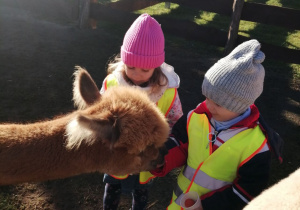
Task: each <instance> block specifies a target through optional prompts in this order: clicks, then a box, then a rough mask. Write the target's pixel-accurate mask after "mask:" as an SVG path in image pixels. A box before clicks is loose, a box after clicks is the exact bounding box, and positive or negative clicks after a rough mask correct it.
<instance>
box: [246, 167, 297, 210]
mask: <svg viewBox="0 0 300 210" xmlns="http://www.w3.org/2000/svg"><path fill="white" fill-rule="evenodd" d="M299 189H300V168H299V169H297V170H296V171H294V172H293V173H291V174H290V175H289V176H288V177H286V178H284V179H282V180H280V181H279V182H278V183H276V184H274V185H273V186H271V187H270V188H268V189H266V190H265V191H263V192H262V193H261V194H260V195H258V196H257V197H256V198H254V199H253V200H252V201H251V202H249V203H248V205H247V206H246V207H245V208H244V210H265V209H272V210H299V209H300V192H299Z"/></svg>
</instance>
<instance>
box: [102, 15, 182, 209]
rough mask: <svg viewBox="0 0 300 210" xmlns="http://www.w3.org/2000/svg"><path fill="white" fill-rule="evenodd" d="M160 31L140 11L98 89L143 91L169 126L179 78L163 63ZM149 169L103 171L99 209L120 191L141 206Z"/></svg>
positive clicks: (177, 107) (175, 115) (114, 201)
mask: <svg viewBox="0 0 300 210" xmlns="http://www.w3.org/2000/svg"><path fill="white" fill-rule="evenodd" d="M164 45H165V43H164V35H163V32H162V29H161V26H160V25H159V23H158V22H157V21H156V20H155V19H154V18H152V17H151V16H150V15H148V14H142V15H140V16H139V17H138V18H137V19H136V20H135V21H134V22H133V24H132V25H131V26H130V28H129V29H128V31H127V32H126V34H125V37H124V40H123V45H122V47H121V56H117V57H116V58H115V60H114V61H113V62H112V63H110V64H109V65H108V76H107V77H106V78H105V80H104V81H103V85H102V88H101V90H100V93H101V94H102V93H104V92H105V91H106V90H107V89H108V88H110V87H112V86H116V85H122V86H135V87H137V88H141V89H142V90H144V91H146V92H147V94H148V96H149V98H150V99H151V100H152V101H153V102H154V103H156V104H157V106H158V107H159V108H160V110H161V111H162V112H163V114H164V115H165V116H166V118H167V119H168V122H169V125H170V127H172V126H173V125H174V124H175V122H176V121H177V120H178V119H179V118H180V117H181V116H182V114H183V113H182V107H181V102H180V99H179V96H178V92H177V88H178V87H179V82H180V79H179V77H178V75H177V74H176V73H175V72H174V68H173V67H172V66H170V65H168V64H166V63H164V60H165V52H164ZM154 177H155V176H153V175H152V174H151V173H150V172H141V173H140V174H138V175H124V176H114V175H112V174H110V175H108V174H105V175H104V182H105V183H106V185H105V192H104V198H103V209H104V210H107V209H117V207H118V204H119V201H120V197H121V193H122V191H123V192H125V193H132V195H133V200H132V210H137V209H145V207H146V204H147V201H148V187H149V186H150V184H151V183H152V181H153V180H152V179H153V178H154Z"/></svg>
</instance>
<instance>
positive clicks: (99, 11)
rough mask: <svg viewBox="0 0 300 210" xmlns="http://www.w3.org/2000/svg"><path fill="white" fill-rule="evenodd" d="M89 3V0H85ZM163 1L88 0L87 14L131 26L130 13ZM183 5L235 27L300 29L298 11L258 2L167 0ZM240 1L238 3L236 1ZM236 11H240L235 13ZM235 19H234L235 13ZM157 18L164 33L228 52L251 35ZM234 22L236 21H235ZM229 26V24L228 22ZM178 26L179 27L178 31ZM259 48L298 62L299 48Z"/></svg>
mask: <svg viewBox="0 0 300 210" xmlns="http://www.w3.org/2000/svg"><path fill="white" fill-rule="evenodd" d="M86 1H87V2H89V0H86ZM238 1H240V2H243V4H241V5H242V8H240V9H242V11H234V10H233V5H234V4H235V3H236V2H238ZM161 2H164V1H161V0H120V1H117V2H112V3H109V4H106V5H103V4H99V3H90V13H89V17H90V18H93V19H96V20H106V21H111V22H115V23H117V24H128V25H130V24H131V23H132V22H133V21H134V20H135V19H136V18H137V17H138V15H137V14H134V13H131V12H132V11H135V10H140V9H143V8H146V7H149V6H152V5H155V4H158V3H161ZM168 2H171V3H176V4H179V5H182V6H185V7H190V8H193V9H197V10H203V11H208V12H214V13H218V14H221V15H225V16H229V17H232V22H231V27H232V24H235V25H234V26H235V27H237V28H238V25H236V24H239V21H240V20H246V21H253V22H258V23H263V24H268V25H274V26H280V27H285V28H287V29H293V30H299V29H300V21H299V20H300V10H296V9H290V8H284V7H276V6H269V5H264V4H257V3H248V2H244V1H243V0H209V1H206V0H189V1H186V0H168ZM238 3H239V2H238ZM235 12H240V15H236V13H235ZM235 15H236V20H235V22H234V20H233V19H234V16H235ZM155 18H156V19H157V21H158V22H159V23H161V24H162V25H163V30H164V32H166V33H171V34H173V35H175V36H179V37H183V38H186V39H191V40H197V41H202V42H206V43H209V44H212V45H216V46H220V47H225V49H224V52H225V53H228V52H230V51H231V50H232V49H233V48H234V46H236V45H237V44H240V43H242V42H243V41H246V40H249V39H251V38H252V37H251V38H248V37H244V36H241V35H238V34H237V31H236V32H235V31H231V30H230V28H229V30H228V32H227V31H222V30H219V29H216V28H212V27H207V26H201V25H198V24H196V23H194V22H192V21H188V20H178V19H176V20H175V21H174V19H172V18H165V17H160V16H155ZM236 22H237V23H236ZM228 25H230V23H228ZM179 28H180V30H178V29H179ZM262 49H263V50H264V52H265V53H266V54H267V55H268V57H269V58H272V59H277V60H282V61H285V62H288V63H298V64H300V50H295V49H289V48H286V47H281V46H274V45H271V44H268V43H264V42H262Z"/></svg>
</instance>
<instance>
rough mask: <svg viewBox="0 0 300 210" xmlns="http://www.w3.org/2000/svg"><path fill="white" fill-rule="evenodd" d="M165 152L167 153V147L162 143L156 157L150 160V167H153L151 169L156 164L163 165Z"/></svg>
mask: <svg viewBox="0 0 300 210" xmlns="http://www.w3.org/2000/svg"><path fill="white" fill-rule="evenodd" d="M166 154H168V149H167V148H166V146H165V145H164V146H162V147H161V148H159V153H158V158H157V159H156V160H153V161H152V162H151V167H153V169H155V168H156V167H157V166H158V165H163V164H164V162H165V155H166Z"/></svg>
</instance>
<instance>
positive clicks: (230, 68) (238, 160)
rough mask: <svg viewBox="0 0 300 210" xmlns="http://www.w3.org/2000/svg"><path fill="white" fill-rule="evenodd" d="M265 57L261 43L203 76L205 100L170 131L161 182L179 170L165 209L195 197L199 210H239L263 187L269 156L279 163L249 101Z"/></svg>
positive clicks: (274, 140)
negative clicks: (192, 193)
mask: <svg viewBox="0 0 300 210" xmlns="http://www.w3.org/2000/svg"><path fill="white" fill-rule="evenodd" d="M264 58H265V55H264V53H263V52H261V51H260V43H259V42H258V41H257V40H250V41H247V42H244V43H242V44H241V45H239V46H237V47H236V48H235V49H234V50H233V51H232V52H231V53H230V54H229V55H228V56H226V57H224V58H222V59H220V60H219V61H218V62H217V63H216V64H214V65H213V66H212V67H211V68H210V69H209V70H208V71H207V73H206V74H205V77H204V81H203V84H202V93H203V95H204V96H205V97H206V100H205V101H204V102H202V103H201V104H199V105H198V106H197V107H196V109H194V110H192V111H191V112H189V114H188V115H187V116H183V117H181V118H180V119H179V121H178V122H177V123H176V124H175V125H174V127H173V129H172V132H171V135H170V138H169V140H168V142H167V147H168V149H169V153H168V154H167V155H166V156H165V164H164V165H163V166H162V167H160V168H158V169H156V170H155V171H152V173H153V174H154V175H156V176H164V175H166V174H167V173H168V172H170V171H171V170H172V169H173V168H176V167H180V166H184V167H182V170H181V172H180V174H179V176H178V178H177V185H176V186H175V189H174V192H173V197H172V201H171V203H170V205H169V206H168V208H167V209H182V208H181V207H180V199H181V198H182V197H183V195H184V194H185V193H187V192H189V191H196V192H197V193H198V194H199V197H200V199H201V207H200V208H199V209H204V210H205V209H209V210H213V209H217V210H222V209H224V210H228V209H230V210H233V209H242V208H243V207H244V206H245V205H246V204H247V203H248V202H249V201H250V200H251V199H252V198H253V197H254V196H256V195H258V194H259V193H260V192H261V191H262V190H263V189H264V188H266V187H267V183H268V178H269V171H270V161H271V152H270V151H271V150H272V151H274V152H275V154H276V156H277V157H278V158H279V160H281V156H280V152H281V149H282V144H283V142H282V140H281V138H280V137H279V135H278V134H277V133H275V132H274V131H273V130H272V129H271V128H269V127H268V126H267V125H266V124H265V122H264V121H263V120H262V118H261V116H260V113H259V111H258V108H257V107H256V106H255V105H254V101H255V100H256V99H257V98H258V97H259V96H260V94H261V93H262V91H263V82H264V76H265V70H264V67H263V66H262V65H261V63H262V62H263V61H264Z"/></svg>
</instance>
